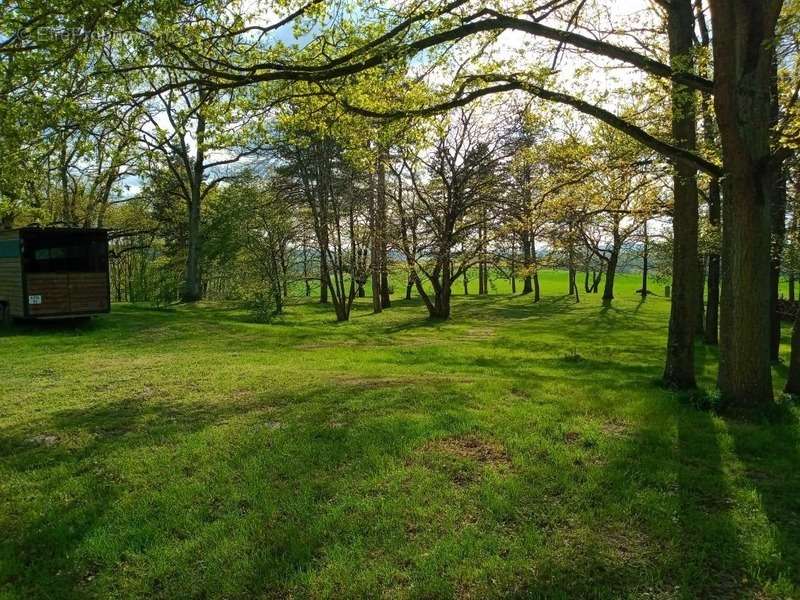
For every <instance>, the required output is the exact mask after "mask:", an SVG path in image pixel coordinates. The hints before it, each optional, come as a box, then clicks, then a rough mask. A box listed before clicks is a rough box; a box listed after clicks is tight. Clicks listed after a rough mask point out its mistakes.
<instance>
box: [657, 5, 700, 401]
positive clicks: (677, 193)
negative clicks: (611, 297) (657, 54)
mask: <svg viewBox="0 0 800 600" xmlns="http://www.w3.org/2000/svg"><path fill="white" fill-rule="evenodd" d="M667 16H668V23H667V28H668V30H669V52H670V62H671V64H672V66H673V68H674V69H675V70H678V71H684V72H692V71H693V69H694V64H693V59H692V45H693V39H692V36H693V33H692V32H693V30H694V16H693V14H692V5H691V2H690V0H671V2H670V3H669V5H668V8H667ZM696 113H697V109H696V106H695V100H694V94H693V92H692V91H691V90H689V89H688V88H686V87H685V86H682V85H679V84H677V83H674V82H673V84H672V136H673V138H674V141H675V144H676V145H677V146H679V147H681V148H684V149H687V150H694V149H695V147H696V131H695V127H696ZM673 188H674V198H675V206H674V210H673V220H672V222H673V231H674V248H673V264H672V285H673V295H672V302H671V304H670V318H669V335H668V340H667V359H666V364H665V366H664V383H665V384H666V385H667V386H669V387H674V388H678V389H688V388H692V387H694V386H695V371H694V326H695V319H696V314H697V308H696V306H697V299H698V291H697V284H698V281H697V279H698V277H697V262H698V260H697V235H698V234H697V228H698V227H697V219H698V216H697V173H696V169H695V168H694V167H693V166H690V165H688V164H686V163H684V162H681V163H678V164H677V165H676V166H675V174H674V176H673Z"/></svg>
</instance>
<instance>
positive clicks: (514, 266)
mask: <svg viewBox="0 0 800 600" xmlns="http://www.w3.org/2000/svg"><path fill="white" fill-rule="evenodd" d="M516 263H517V236H516V234H515V233H514V232H513V231H512V232H511V293H512V294H516V293H517V264H516Z"/></svg>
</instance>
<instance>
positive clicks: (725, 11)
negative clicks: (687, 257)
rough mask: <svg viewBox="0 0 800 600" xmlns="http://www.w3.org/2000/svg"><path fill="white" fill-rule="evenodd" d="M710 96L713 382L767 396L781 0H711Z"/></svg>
mask: <svg viewBox="0 0 800 600" xmlns="http://www.w3.org/2000/svg"><path fill="white" fill-rule="evenodd" d="M710 4H711V16H712V24H713V31H714V71H715V77H714V104H715V107H716V114H717V120H718V122H719V129H720V136H721V138H722V154H723V165H724V168H725V171H726V178H725V183H724V194H723V197H724V203H723V215H722V222H723V228H722V234H723V235H722V278H721V279H722V294H721V305H720V340H719V341H720V364H719V376H718V380H717V381H718V385H719V389H720V392H721V394H722V396H723V398H724V399H725V400H726V401H727V402H728V403H730V404H733V405H738V406H747V407H754V406H759V405H764V404H767V403H771V402H772V399H773V391H772V373H771V369H770V360H769V341H770V327H769V304H770V293H769V290H770V254H769V252H770V217H771V203H772V196H773V194H774V190H775V185H774V183H775V177H774V173H773V171H774V165H773V163H772V156H771V153H770V123H771V121H772V119H771V112H772V111H771V101H770V93H769V92H770V89H771V87H772V86H771V83H772V82H771V71H772V64H773V61H772V56H773V52H774V50H773V49H772V46H771V42H772V38H773V37H774V33H775V27H776V23H777V19H778V15H779V13H780V9H781V5H782V2H781V1H780V0H760V1H758V2H755V1H753V0H711V1H710Z"/></svg>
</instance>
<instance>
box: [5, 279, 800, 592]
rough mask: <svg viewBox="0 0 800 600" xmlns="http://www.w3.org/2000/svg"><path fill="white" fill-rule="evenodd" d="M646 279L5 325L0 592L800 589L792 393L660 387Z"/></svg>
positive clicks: (659, 349) (799, 484)
mask: <svg viewBox="0 0 800 600" xmlns="http://www.w3.org/2000/svg"><path fill="white" fill-rule="evenodd" d="M580 283H581V285H582V279H581V280H580ZM475 284H477V282H475ZM639 284H640V281H639V277H638V276H633V275H630V276H620V278H619V284H618V290H617V300H615V301H614V303H613V304H612V306H610V307H603V306H601V303H600V296H599V295H585V294H583V289H582V287H581V303H580V304H575V303H574V302H573V300H572V299H570V298H569V297H566V296H565V293H566V291H567V290H566V287H567V283H566V276H565V274H563V273H553V272H547V273H543V274H542V294H543V299H542V301H541V302H540V303H539V304H537V305H534V304H532V303H531V299H530V297H521V296H516V297H511V296H510V295H507V294H505V292H507V290H508V288H507V287H505V286H506V283H505V282H503V283H502V285H500V284H498V286H497V288H496V291H500V292H503V293H504V294H503V295H490V296H489V297H478V296H474V295H471V296H469V297H466V298H464V297H458V298H456V300H455V304H454V310H453V318H452V320H451V321H450V322H447V323H438V322H437V323H432V322H430V321H428V320H426V318H425V314H426V313H425V309H424V307H423V306H422V305H421V304H420V302H419V301H418V300H416V299H414V300H412V301H410V302H405V301H397V300H396V301H395V305H394V306H393V307H392V309H390V310H388V311H385V312H384V313H382V314H380V315H377V316H376V315H372V314H371V311H370V302H369V298H366V299H364V300H361V301H359V303H358V305H357V307H356V310H355V311H354V314H353V318H352V321H351V322H349V323H341V324H337V323H335V322H333V320H332V317H333V314H332V310H331V309H330V308H326V307H321V306H319V305H317V304H315V303H308V304H300V305H295V306H289V307H288V308H287V312H286V315H285V316H284V317H281V318H280V319H279V320H278V321H277V322H276V323H275V324H271V325H262V324H257V323H253V322H251V320H250V317H249V314H248V312H247V311H245V310H242V309H237V308H235V307H229V306H225V305H221V304H210V303H208V304H200V305H198V306H194V307H179V308H175V309H168V310H153V309H149V308H146V307H137V306H130V305H116V306H115V307H114V310H113V313H112V314H111V315H109V316H107V317H102V318H99V319H97V320H95V321H94V322H92V323H90V324H89V325H87V326H83V327H80V328H77V329H75V328H71V327H63V326H61V327H59V326H47V327H41V326H40V327H32V326H19V327H16V328H13V329H6V330H0V356H2V363H0V373H2V386H1V387H0V598H9V599H10V598H25V599H28V598H70V597H81V598H83V597H91V598H110V597H146V598H186V597H214V598H285V597H289V596H292V597H315V598H316V597H331V598H340V597H376V596H383V597H387V598H449V597H454V598H488V597H508V596H515V597H564V598H579V597H597V598H696V597H703V598H740V597H754V598H792V597H800V425H798V416H800V410H798V408H797V407H794V408H791V409H789V410H788V414H787V415H786V416H785V418H784V419H783V420H780V421H779V422H777V423H773V424H768V423H752V422H749V423H748V422H742V421H736V420H731V419H725V418H720V417H717V416H715V415H713V414H712V413H709V412H704V411H702V410H698V409H696V408H695V407H694V404H695V402H694V401H693V400H692V399H690V398H687V397H683V396H679V395H676V394H673V393H671V392H669V391H666V390H663V389H661V388H660V387H659V386H658V383H657V382H658V378H659V376H660V374H661V369H662V366H663V365H662V361H663V354H664V345H665V339H666V325H667V317H668V313H669V301H668V300H666V299H664V298H663V297H660V296H652V297H650V298H649V299H648V300H647V301H646V302H641V301H640V299H639V297H638V296H637V295H636V294H635V293H634V292H635V290H636V289H637V288H638V287H639ZM454 289H455V290H457V291H460V290H461V287H460V286H459V285H456V286H455V287H454ZM653 289H654V291H656V292H658V293H659V294H661V293H662V292H663V285H661V284H654V287H653ZM394 291H395V297H396V298H399V297H401V296H402V294H403V293H404V289H401V286H398V285H397V284H396V285H395V290H394ZM415 295H416V294H415ZM788 333H789V332H788V329H786V330H785V331H784V337H785V339H784V342H785V344H784V348H783V351H784V356H785V357H788V346H787V344H788ZM697 354H698V364H699V366H700V372H701V383H702V385H703V386H704V387H705V388H706V389H707V390H709V391H711V390H712V389H713V381H714V377H715V373H716V366H715V361H716V352H715V350H714V349H709V348H705V347H703V346H701V345H698V347H697ZM774 373H775V385H776V389H779V388H780V387H781V385H782V383H783V380H784V378H785V367H783V366H778V367H776V368H775V371H774Z"/></svg>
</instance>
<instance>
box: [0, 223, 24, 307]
mask: <svg viewBox="0 0 800 600" xmlns="http://www.w3.org/2000/svg"><path fill="white" fill-rule="evenodd" d="M15 241H16V242H18V241H19V232H18V231H0V242H10V243H13V242H15ZM22 294H23V289H22V258H21V257H19V256H16V257H3V258H0V302H5V303H6V304H7V305H8V306H9V308H10V309H11V316H12V317H23V316H24V315H25V304H24V299H23V297H22Z"/></svg>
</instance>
